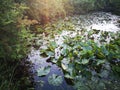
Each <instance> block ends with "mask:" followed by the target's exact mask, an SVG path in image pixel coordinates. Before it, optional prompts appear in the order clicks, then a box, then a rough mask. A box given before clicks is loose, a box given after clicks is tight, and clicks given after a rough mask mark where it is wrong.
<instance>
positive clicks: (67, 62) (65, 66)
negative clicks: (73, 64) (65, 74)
mask: <svg viewBox="0 0 120 90" xmlns="http://www.w3.org/2000/svg"><path fill="white" fill-rule="evenodd" d="M69 62H70V60H68V59H66V58H64V59H63V60H62V61H61V66H62V69H63V70H67V68H68V64H69Z"/></svg>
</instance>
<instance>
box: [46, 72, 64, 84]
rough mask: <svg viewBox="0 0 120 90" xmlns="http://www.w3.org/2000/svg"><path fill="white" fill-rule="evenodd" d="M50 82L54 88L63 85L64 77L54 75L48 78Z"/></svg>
mask: <svg viewBox="0 0 120 90" xmlns="http://www.w3.org/2000/svg"><path fill="white" fill-rule="evenodd" d="M48 82H49V84H51V85H53V86H59V85H60V84H62V82H63V79H62V76H59V75H56V74H53V75H52V76H49V77H48Z"/></svg>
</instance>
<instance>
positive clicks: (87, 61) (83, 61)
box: [81, 59, 89, 64]
mask: <svg viewBox="0 0 120 90" xmlns="http://www.w3.org/2000/svg"><path fill="white" fill-rule="evenodd" d="M81 63H82V64H88V63H89V59H82V62H81Z"/></svg>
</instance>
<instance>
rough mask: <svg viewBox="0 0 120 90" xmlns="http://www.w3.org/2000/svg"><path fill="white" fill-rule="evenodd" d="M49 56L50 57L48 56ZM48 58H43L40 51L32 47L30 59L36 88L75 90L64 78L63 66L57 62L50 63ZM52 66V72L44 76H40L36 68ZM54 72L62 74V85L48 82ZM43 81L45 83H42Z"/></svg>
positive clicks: (42, 89)
mask: <svg viewBox="0 0 120 90" xmlns="http://www.w3.org/2000/svg"><path fill="white" fill-rule="evenodd" d="M48 58H49V57H48ZM48 58H42V57H41V56H40V51H39V50H35V49H34V48H31V53H30V54H29V55H28V61H31V62H32V63H33V66H32V68H31V69H32V73H33V74H34V77H33V78H34V83H35V90H74V88H73V87H72V86H71V85H68V84H67V83H66V81H65V79H64V75H63V72H62V70H61V68H59V67H58V66H56V65H55V64H52V63H48V62H47V61H46V60H47V59H48ZM45 66H51V69H50V73H49V74H48V75H46V76H44V77H38V76H37V73H36V70H37V69H39V68H40V67H45ZM52 74H56V75H60V76H62V78H63V82H62V84H61V85H60V86H53V85H50V84H49V83H48V77H49V76H51V75H52ZM42 81H43V83H42Z"/></svg>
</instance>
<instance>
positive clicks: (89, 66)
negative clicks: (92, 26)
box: [44, 30, 120, 90]
mask: <svg viewBox="0 0 120 90" xmlns="http://www.w3.org/2000/svg"><path fill="white" fill-rule="evenodd" d="M83 32H86V31H85V30H84V31H83ZM88 33H89V32H88ZM94 33H96V31H95V30H93V31H92V33H91V32H90V33H89V35H90V36H91V34H94ZM83 35H84V34H83ZM105 36H106V33H105V32H104V33H102V35H101V37H102V38H104V39H105V38H106V37H105ZM115 36H118V37H117V38H116V39H115V40H114V41H111V42H110V43H109V44H106V43H103V44H102V45H100V46H99V45H98V44H97V43H95V42H94V40H93V39H88V40H86V38H85V37H82V36H80V35H76V37H67V36H66V37H65V36H64V43H63V44H62V45H60V46H59V45H56V42H50V45H48V48H47V49H46V51H45V52H44V54H46V55H47V56H49V57H51V58H50V59H51V62H53V63H56V64H57V65H58V66H60V67H61V68H62V70H63V72H64V77H65V78H68V79H71V80H72V81H73V83H74V84H75V85H78V86H77V88H78V89H82V88H83V90H84V89H85V88H88V89H87V90H89V89H90V90H91V89H98V88H100V87H102V88H105V87H106V85H107V84H108V83H106V82H105V79H108V78H109V75H112V74H114V75H115V74H117V75H118V76H119V70H120V67H119V60H120V56H119V55H120V39H119V33H117V34H114V37H115ZM58 47H59V48H60V56H59V58H55V55H56V53H55V52H54V51H55V49H56V48H58ZM48 52H50V53H52V54H48ZM116 60H118V62H116V63H115V64H114V62H115V61H116ZM76 77H81V79H80V81H79V80H78V79H76ZM82 78H84V80H83V82H82V81H81V80H82ZM93 78H98V79H97V81H96V82H95V83H94V85H97V84H99V85H98V87H94V85H92V83H93V82H94V81H92V80H94V79H93ZM101 79H102V80H103V81H102V80H101ZM110 80H111V79H110ZM108 81H109V79H108ZM84 82H86V83H84ZM110 82H111V81H110ZM77 83H78V84H77ZM80 83H81V84H80ZM79 85H81V86H79ZM84 85H85V86H87V85H88V86H87V87H84Z"/></svg>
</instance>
